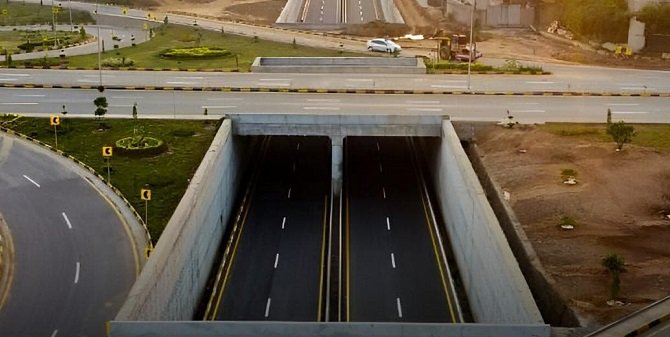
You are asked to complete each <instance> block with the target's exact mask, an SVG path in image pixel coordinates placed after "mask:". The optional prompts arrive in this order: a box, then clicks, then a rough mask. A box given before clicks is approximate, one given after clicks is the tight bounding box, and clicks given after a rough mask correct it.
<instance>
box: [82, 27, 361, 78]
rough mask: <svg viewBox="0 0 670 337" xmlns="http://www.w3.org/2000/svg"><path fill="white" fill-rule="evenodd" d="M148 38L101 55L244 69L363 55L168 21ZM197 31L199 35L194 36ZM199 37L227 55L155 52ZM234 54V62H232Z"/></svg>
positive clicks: (153, 63) (93, 63) (154, 64)
mask: <svg viewBox="0 0 670 337" xmlns="http://www.w3.org/2000/svg"><path fill="white" fill-rule="evenodd" d="M154 32H155V34H156V35H155V37H154V38H153V39H151V41H148V42H145V43H141V44H138V45H136V46H134V47H127V48H121V49H112V46H106V52H105V53H103V54H102V58H103V59H104V58H107V57H120V56H125V57H126V58H130V59H132V60H133V61H135V64H134V65H133V67H136V68H181V69H223V70H227V71H231V70H238V69H239V71H248V70H249V68H250V66H251V64H252V63H253V61H254V58H256V57H257V56H324V57H326V56H365V55H363V54H355V53H340V52H339V51H337V50H328V49H320V48H311V47H305V46H293V45H292V44H286V43H278V42H270V41H264V40H260V39H254V38H253V37H243V36H237V35H231V34H221V33H220V32H214V31H206V30H202V29H199V28H197V27H185V26H177V25H168V26H166V27H160V28H156V29H155V30H154ZM199 34H200V37H199V36H198V35H199ZM198 39H199V40H200V46H207V47H219V48H223V49H225V50H228V51H230V52H231V55H230V56H225V57H216V58H208V59H184V60H174V59H164V58H161V57H160V56H159V53H160V52H161V51H163V50H165V49H168V48H182V47H194V46H196V45H197V44H198ZM236 56H237V61H238V62H239V67H238V64H237V63H236ZM97 60H98V59H97V54H94V55H83V56H73V57H70V58H69V66H70V67H84V68H89V69H93V68H96V67H97V62H98V61H97Z"/></svg>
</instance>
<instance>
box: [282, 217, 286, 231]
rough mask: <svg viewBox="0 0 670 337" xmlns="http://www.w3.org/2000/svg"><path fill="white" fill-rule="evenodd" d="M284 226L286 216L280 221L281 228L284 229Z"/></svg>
mask: <svg viewBox="0 0 670 337" xmlns="http://www.w3.org/2000/svg"><path fill="white" fill-rule="evenodd" d="M284 226H286V217H284V219H283V220H282V221H281V229H284Z"/></svg>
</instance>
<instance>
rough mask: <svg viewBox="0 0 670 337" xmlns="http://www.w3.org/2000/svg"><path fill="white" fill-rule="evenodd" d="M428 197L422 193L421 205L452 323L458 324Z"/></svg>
mask: <svg viewBox="0 0 670 337" xmlns="http://www.w3.org/2000/svg"><path fill="white" fill-rule="evenodd" d="M425 198H427V196H425V195H424V193H421V204H422V206H423V214H424V216H425V217H426V225H427V226H428V232H429V233H430V240H431V241H432V243H433V252H434V253H435V262H437V267H438V268H439V270H440V278H441V279H442V288H443V289H444V295H445V296H446V297H447V304H448V305H449V314H450V315H451V321H452V322H454V323H456V316H455V314H454V306H453V304H452V303H451V296H449V290H448V288H447V281H446V279H445V277H444V269H443V268H442V263H441V262H440V254H439V252H438V249H437V244H436V243H435V235H437V233H433V228H432V226H431V221H430V216H429V214H428V209H427V206H426V200H425ZM444 263H447V261H444Z"/></svg>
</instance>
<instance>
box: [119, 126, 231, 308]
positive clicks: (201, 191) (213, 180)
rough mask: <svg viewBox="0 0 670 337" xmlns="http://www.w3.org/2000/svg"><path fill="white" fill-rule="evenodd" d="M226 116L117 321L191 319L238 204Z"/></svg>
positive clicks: (229, 127) (229, 131) (229, 130)
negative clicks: (230, 218)
mask: <svg viewBox="0 0 670 337" xmlns="http://www.w3.org/2000/svg"><path fill="white" fill-rule="evenodd" d="M236 143H237V142H236V141H235V138H234V137H233V135H232V126H231V121H230V120H225V121H223V124H222V125H221V127H220V128H219V131H218V132H217V134H216V136H215V137H214V140H213V142H212V145H211V146H210V148H209V150H208V151H207V154H206V155H205V157H204V158H203V161H202V163H201V164H200V166H199V167H198V170H197V171H196V173H195V175H194V176H193V178H192V179H191V183H190V184H189V186H188V189H187V190H186V193H185V194H184V196H183V197H182V199H181V201H180V203H179V205H178V206H177V209H176V210H175V212H174V214H173V215H172V218H170V221H169V223H168V225H167V227H166V228H165V231H164V232H163V234H162V235H161V238H160V240H159V241H158V244H157V245H156V248H155V249H154V251H153V254H152V255H151V257H150V258H149V261H148V262H147V264H146V265H145V266H144V269H142V273H141V274H140V276H139V278H138V279H137V281H136V282H135V284H134V285H133V287H132V289H131V290H130V294H129V295H128V298H127V299H126V302H125V303H124V305H123V307H122V308H121V310H120V311H119V313H118V315H117V316H116V320H122V321H126V320H145V321H151V320H155V321H159V320H166V321H169V320H191V319H192V318H193V317H192V316H193V314H194V312H195V310H196V307H197V306H198V304H199V300H200V296H201V294H202V292H203V291H204V288H205V284H206V282H207V278H208V277H209V273H210V270H211V267H212V264H213V259H214V258H215V256H216V252H217V250H218V248H219V245H220V243H221V240H222V237H223V232H224V231H225V228H226V224H227V222H228V218H229V217H230V214H231V211H232V209H233V206H234V202H235V196H236V190H237V181H238V176H239V173H240V172H239V171H240V170H239V167H238V166H239V163H240V161H241V160H240V155H241V153H240V152H241V149H240V146H239V145H237V144H236Z"/></svg>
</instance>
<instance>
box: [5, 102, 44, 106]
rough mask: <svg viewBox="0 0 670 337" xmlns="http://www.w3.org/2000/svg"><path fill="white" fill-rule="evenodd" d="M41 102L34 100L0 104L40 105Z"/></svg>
mask: <svg viewBox="0 0 670 337" xmlns="http://www.w3.org/2000/svg"><path fill="white" fill-rule="evenodd" d="M38 104H39V103H32V102H14V103H0V105H38Z"/></svg>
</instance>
